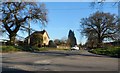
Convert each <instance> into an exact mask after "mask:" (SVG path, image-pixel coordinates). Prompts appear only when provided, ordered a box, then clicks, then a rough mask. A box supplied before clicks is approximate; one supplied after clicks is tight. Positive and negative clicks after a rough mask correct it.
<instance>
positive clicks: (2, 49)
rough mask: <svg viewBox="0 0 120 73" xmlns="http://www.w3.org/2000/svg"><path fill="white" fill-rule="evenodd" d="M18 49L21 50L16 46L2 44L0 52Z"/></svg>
mask: <svg viewBox="0 0 120 73" xmlns="http://www.w3.org/2000/svg"><path fill="white" fill-rule="evenodd" d="M16 51H21V49H20V48H18V47H16V46H0V52H16Z"/></svg>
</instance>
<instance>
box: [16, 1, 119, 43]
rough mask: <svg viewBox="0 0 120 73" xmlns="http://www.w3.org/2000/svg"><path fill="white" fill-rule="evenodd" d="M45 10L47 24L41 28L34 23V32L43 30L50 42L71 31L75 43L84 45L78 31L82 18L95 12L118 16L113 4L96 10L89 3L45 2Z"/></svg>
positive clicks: (64, 36)
mask: <svg viewBox="0 0 120 73" xmlns="http://www.w3.org/2000/svg"><path fill="white" fill-rule="evenodd" d="M45 5H46V9H47V10H48V23H47V25H46V27H44V28H41V26H40V23H36V24H35V25H32V24H33V23H31V27H32V28H33V29H35V30H38V31H41V30H42V29H45V30H46V31H47V32H48V35H49V37H50V39H51V40H54V39H62V38H67V37H68V33H69V30H70V29H71V30H73V31H74V34H75V37H76V39H77V43H78V44H79V43H82V44H84V43H85V42H86V38H85V37H84V36H83V35H81V34H80V32H79V31H78V30H79V29H80V28H81V27H80V21H81V19H82V18H86V17H89V15H90V14H93V13H95V12H96V11H97V10H100V11H103V12H110V13H111V14H113V13H114V14H116V15H118V8H117V5H116V6H113V3H108V2H106V3H104V6H103V7H101V8H98V6H96V7H95V8H91V7H90V2H45ZM18 34H19V35H20V36H23V35H24V37H27V36H28V35H27V34H22V33H20V32H18Z"/></svg>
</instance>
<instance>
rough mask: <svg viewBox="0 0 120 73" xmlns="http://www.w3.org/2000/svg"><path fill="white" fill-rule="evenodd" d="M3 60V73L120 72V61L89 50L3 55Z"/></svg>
mask: <svg viewBox="0 0 120 73" xmlns="http://www.w3.org/2000/svg"><path fill="white" fill-rule="evenodd" d="M1 58H2V71H118V59H119V58H113V57H107V56H102V55H96V54H92V53H89V52H88V51H87V50H80V51H76V50H73V51H44V52H16V53H2V57H1ZM0 64H1V63H0Z"/></svg>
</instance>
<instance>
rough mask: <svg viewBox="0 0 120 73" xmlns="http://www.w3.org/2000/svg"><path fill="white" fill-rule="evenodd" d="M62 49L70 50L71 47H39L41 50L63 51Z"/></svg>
mask: <svg viewBox="0 0 120 73" xmlns="http://www.w3.org/2000/svg"><path fill="white" fill-rule="evenodd" d="M62 50H64V51H65V50H69V49H65V48H49V47H45V48H44V47H43V48H39V51H62Z"/></svg>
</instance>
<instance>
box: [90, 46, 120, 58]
mask: <svg viewBox="0 0 120 73" xmlns="http://www.w3.org/2000/svg"><path fill="white" fill-rule="evenodd" d="M89 52H92V53H95V54H99V55H107V56H112V57H120V56H119V55H120V47H109V48H97V49H92V50H90V51H89Z"/></svg>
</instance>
